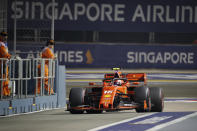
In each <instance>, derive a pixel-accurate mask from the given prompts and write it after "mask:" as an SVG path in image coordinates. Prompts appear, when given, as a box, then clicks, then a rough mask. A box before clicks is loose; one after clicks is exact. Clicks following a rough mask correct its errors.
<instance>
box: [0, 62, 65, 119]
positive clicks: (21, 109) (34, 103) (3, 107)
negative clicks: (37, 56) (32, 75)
mask: <svg viewBox="0 0 197 131" xmlns="http://www.w3.org/2000/svg"><path fill="white" fill-rule="evenodd" d="M28 88H32V87H31V86H29V87H28ZM65 88H66V85H65V66H58V67H57V68H56V77H55V89H56V93H55V94H54V95H49V96H47V95H46V96H37V97H33V96H32V95H31V96H27V97H28V98H21V99H16V98H15V99H4V100H0V116H6V115H13V114H21V113H29V112H34V111H40V110H47V109H54V108H64V107H65V106H66V90H65Z"/></svg>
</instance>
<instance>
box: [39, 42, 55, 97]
mask: <svg viewBox="0 0 197 131" xmlns="http://www.w3.org/2000/svg"><path fill="white" fill-rule="evenodd" d="M54 44H55V42H54V40H48V41H47V42H46V47H45V48H44V49H43V50H42V52H41V58H43V59H55V55H54V53H53V49H54ZM38 68H39V71H41V65H39V66H38ZM44 69H45V71H44V72H45V77H48V75H49V61H48V60H46V61H45V67H44ZM44 88H45V90H46V91H48V92H49V94H54V91H53V89H52V88H50V86H49V84H48V78H45V79H44ZM40 89H41V80H39V81H38V89H37V93H38V94H40Z"/></svg>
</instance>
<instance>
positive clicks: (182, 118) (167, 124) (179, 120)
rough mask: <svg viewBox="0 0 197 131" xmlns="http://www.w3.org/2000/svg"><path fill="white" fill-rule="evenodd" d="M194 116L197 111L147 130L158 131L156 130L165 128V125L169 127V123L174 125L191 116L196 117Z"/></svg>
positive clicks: (196, 114)
mask: <svg viewBox="0 0 197 131" xmlns="http://www.w3.org/2000/svg"><path fill="white" fill-rule="evenodd" d="M194 116H197V112H195V113H192V114H190V115H187V116H185V117H181V118H178V119H175V120H173V121H170V122H167V123H164V124H161V125H158V126H155V127H153V128H151V129H148V130H146V131H156V130H159V129H162V128H164V127H167V126H169V125H172V124H175V123H178V122H181V121H183V120H186V119H188V118H190V117H194Z"/></svg>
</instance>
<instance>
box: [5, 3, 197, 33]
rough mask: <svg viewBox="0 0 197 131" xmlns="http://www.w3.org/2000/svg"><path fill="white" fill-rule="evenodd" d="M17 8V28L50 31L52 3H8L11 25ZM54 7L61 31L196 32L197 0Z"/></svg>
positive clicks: (58, 5) (56, 24) (56, 26)
mask: <svg viewBox="0 0 197 131" xmlns="http://www.w3.org/2000/svg"><path fill="white" fill-rule="evenodd" d="M15 5H16V18H17V26H18V28H23V27H25V28H36V27H37V28H39V27H42V28H49V29H50V19H51V18H52V3H51V0H28V1H27V0H17V2H16V4H15V0H9V1H8V14H9V15H8V22H10V24H8V25H9V26H12V25H13V24H11V23H13V19H14V10H15ZM9 7H10V8H9ZM54 7H55V12H54V14H55V29H58V30H86V31H87V30H91V31H92V30H96V31H109V32H197V1H196V0H159V1H155V0H110V1H106V0H66V1H65V0H56V1H55V4H54Z"/></svg>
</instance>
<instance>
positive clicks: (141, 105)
mask: <svg viewBox="0 0 197 131" xmlns="http://www.w3.org/2000/svg"><path fill="white" fill-rule="evenodd" d="M134 91H135V95H134V100H135V102H136V103H137V104H138V107H137V108H136V109H135V110H136V112H150V111H151V98H150V90H149V88H148V87H145V86H142V87H136V88H135V89H134Z"/></svg>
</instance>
